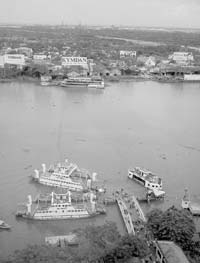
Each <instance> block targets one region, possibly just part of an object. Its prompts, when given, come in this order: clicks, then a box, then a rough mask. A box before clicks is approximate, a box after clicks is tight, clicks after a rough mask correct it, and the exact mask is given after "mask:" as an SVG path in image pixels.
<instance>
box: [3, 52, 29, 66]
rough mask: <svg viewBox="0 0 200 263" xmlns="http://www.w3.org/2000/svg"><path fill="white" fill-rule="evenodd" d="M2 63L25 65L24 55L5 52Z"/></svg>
mask: <svg viewBox="0 0 200 263" xmlns="http://www.w3.org/2000/svg"><path fill="white" fill-rule="evenodd" d="M4 64H9V65H16V66H23V65H25V56H24V55H22V54H5V55H4Z"/></svg>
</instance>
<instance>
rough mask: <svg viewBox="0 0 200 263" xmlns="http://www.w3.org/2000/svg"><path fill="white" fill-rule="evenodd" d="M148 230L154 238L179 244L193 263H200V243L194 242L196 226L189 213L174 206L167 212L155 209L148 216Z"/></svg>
mask: <svg viewBox="0 0 200 263" xmlns="http://www.w3.org/2000/svg"><path fill="white" fill-rule="evenodd" d="M147 228H148V229H149V231H151V232H152V233H153V236H154V238H156V239H158V240H170V241H174V242H175V243H176V244H178V245H179V246H180V247H181V248H182V249H183V250H184V252H185V253H186V254H187V255H188V257H189V258H190V259H191V262H200V242H199V241H195V240H194V234H195V233H196V229H195V224H194V221H193V219H192V216H191V215H190V213H189V212H188V211H185V210H179V209H177V208H175V207H174V206H172V207H170V208H169V209H167V210H166V211H165V212H162V211H161V210H158V209H155V210H153V211H151V212H150V213H149V215H148V222H147Z"/></svg>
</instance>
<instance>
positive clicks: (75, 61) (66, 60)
mask: <svg viewBox="0 0 200 263" xmlns="http://www.w3.org/2000/svg"><path fill="white" fill-rule="evenodd" d="M87 63H88V61H87V58H86V57H63V58H62V66H87Z"/></svg>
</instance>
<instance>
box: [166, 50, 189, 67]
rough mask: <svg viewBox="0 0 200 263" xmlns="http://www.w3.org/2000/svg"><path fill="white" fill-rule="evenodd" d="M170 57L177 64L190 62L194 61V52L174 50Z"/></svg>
mask: <svg viewBox="0 0 200 263" xmlns="http://www.w3.org/2000/svg"><path fill="white" fill-rule="evenodd" d="M169 59H170V60H172V61H174V62H176V63H177V64H186V65H187V64H190V63H191V62H193V61H194V57H193V54H192V53H191V52H174V53H173V54H172V55H170V56H169Z"/></svg>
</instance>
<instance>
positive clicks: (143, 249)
mask: <svg viewBox="0 0 200 263" xmlns="http://www.w3.org/2000/svg"><path fill="white" fill-rule="evenodd" d="M149 254H150V249H149V246H148V243H147V241H146V240H145V239H143V238H141V237H137V236H134V235H126V236H123V237H122V238H121V239H120V240H119V241H118V243H117V244H116V246H115V247H114V248H112V249H110V250H108V251H107V253H105V255H103V257H101V258H100V259H99V262H115V263H116V262H128V260H130V259H132V258H140V259H143V258H145V257H146V256H147V255H149Z"/></svg>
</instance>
